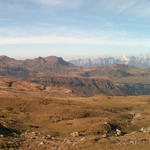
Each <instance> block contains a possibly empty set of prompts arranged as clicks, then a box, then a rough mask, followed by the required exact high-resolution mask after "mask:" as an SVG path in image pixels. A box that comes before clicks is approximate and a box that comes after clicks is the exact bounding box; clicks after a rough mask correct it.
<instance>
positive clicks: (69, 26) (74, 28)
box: [0, 0, 150, 58]
mask: <svg viewBox="0 0 150 150" xmlns="http://www.w3.org/2000/svg"><path fill="white" fill-rule="evenodd" d="M148 52H150V0H142V1H141V0H0V55H8V56H12V57H17V58H25V57H37V56H48V55H56V56H63V57H73V56H84V57H95V56H96V57H98V56H119V55H122V54H123V53H125V54H127V55H141V54H146V53H148Z"/></svg>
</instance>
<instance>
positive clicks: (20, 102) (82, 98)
mask: <svg viewBox="0 0 150 150" xmlns="http://www.w3.org/2000/svg"><path fill="white" fill-rule="evenodd" d="M0 66H1V67H0V103H1V105H0V149H11V150H17V149H18V150H34V149H36V150H46V149H47V150H53V149H54V150H120V149H124V150H130V149H131V150H134V149H137V150H141V149H144V150H148V149H149V146H150V116H149V113H150V105H149V104H150V81H149V76H150V70H149V69H139V68H136V67H129V66H126V65H110V66H100V67H94V68H82V67H78V66H74V65H73V64H71V63H68V62H66V61H64V60H63V59H62V58H58V57H54V56H51V57H46V58H42V57H39V58H35V59H32V60H28V59H27V60H15V59H13V58H9V57H6V56H1V57H0Z"/></svg>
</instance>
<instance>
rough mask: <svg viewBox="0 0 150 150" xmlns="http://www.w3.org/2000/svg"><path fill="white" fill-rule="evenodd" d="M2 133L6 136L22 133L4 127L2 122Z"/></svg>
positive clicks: (0, 125) (0, 130)
mask: <svg viewBox="0 0 150 150" xmlns="http://www.w3.org/2000/svg"><path fill="white" fill-rule="evenodd" d="M0 134H1V135H4V136H15V135H17V134H20V132H18V131H17V130H14V129H11V128H7V127H4V126H3V125H2V124H0Z"/></svg>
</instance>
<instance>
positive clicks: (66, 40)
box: [0, 36, 150, 47]
mask: <svg viewBox="0 0 150 150" xmlns="http://www.w3.org/2000/svg"><path fill="white" fill-rule="evenodd" d="M8 44H86V45H100V46H135V47H137V46H143V47H145V46H148V47H150V39H146V40H141V41H138V40H137V41H136V40H120V39H116V40H109V39H108V40H103V39H98V38H95V39H94V38H75V37H64V36H47V37H44V36H43V37H25V38H19V37H18V38H0V45H8Z"/></svg>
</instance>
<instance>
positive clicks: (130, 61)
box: [70, 54, 150, 68]
mask: <svg viewBox="0 0 150 150" xmlns="http://www.w3.org/2000/svg"><path fill="white" fill-rule="evenodd" d="M70 62H71V63H73V64H74V65H77V66H81V67H96V66H106V65H112V64H125V65H129V66H135V67H138V68H149V67H150V55H145V56H143V57H142V56H141V57H134V56H132V57H127V56H126V55H125V54H124V55H122V57H120V58H116V57H105V58H103V57H100V58H95V59H91V58H87V59H75V60H71V61H70Z"/></svg>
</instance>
